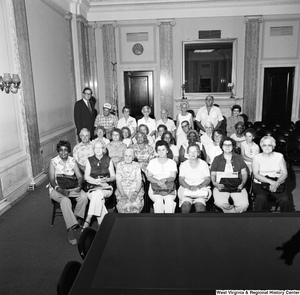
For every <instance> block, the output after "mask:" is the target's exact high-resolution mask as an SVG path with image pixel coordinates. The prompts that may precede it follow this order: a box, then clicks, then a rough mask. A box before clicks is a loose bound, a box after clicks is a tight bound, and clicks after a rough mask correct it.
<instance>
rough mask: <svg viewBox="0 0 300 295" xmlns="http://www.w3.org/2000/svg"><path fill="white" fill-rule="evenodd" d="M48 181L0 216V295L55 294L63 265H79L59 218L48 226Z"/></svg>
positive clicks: (78, 257)
mask: <svg viewBox="0 0 300 295" xmlns="http://www.w3.org/2000/svg"><path fill="white" fill-rule="evenodd" d="M46 184H47V182H45V183H43V184H42V185H40V186H39V187H38V188H37V189H36V190H34V191H32V192H30V193H28V194H27V195H26V196H25V197H24V198H23V199H22V200H21V201H20V202H18V203H17V204H16V205H15V206H13V208H12V209H10V210H8V211H7V212H6V213H4V214H3V215H1V216H0V294H1V295H6V294H10V295H13V294H18V295H23V294H28V295H29V294H30V295H32V294H39V295H42V294H47V295H48V294H49V295H50V294H51V295H54V294H56V284H57V281H58V279H59V276H60V274H61V272H62V270H63V267H64V266H65V264H66V263H67V262H68V261H70V260H77V261H80V262H82V260H81V258H80V256H79V252H78V249H77V246H76V247H74V246H71V245H70V244H69V243H68V240H67V234H66V229H65V224H64V221H63V218H62V217H56V219H55V222H54V227H51V226H50V222H51V213H52V205H51V202H50V199H49V197H48V190H47V189H46V188H45V186H46Z"/></svg>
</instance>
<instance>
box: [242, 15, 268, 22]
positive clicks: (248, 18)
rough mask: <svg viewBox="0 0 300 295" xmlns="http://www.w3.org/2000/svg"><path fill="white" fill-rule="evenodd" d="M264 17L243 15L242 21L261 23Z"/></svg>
mask: <svg viewBox="0 0 300 295" xmlns="http://www.w3.org/2000/svg"><path fill="white" fill-rule="evenodd" d="M263 21H264V18H263V16H262V15H245V16H244V23H245V24H247V23H249V22H259V23H262V22H263Z"/></svg>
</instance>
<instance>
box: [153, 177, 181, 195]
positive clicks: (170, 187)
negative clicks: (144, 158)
mask: <svg viewBox="0 0 300 295" xmlns="http://www.w3.org/2000/svg"><path fill="white" fill-rule="evenodd" d="M165 184H166V185H167V188H162V187H160V186H159V185H158V184H157V183H151V188H152V190H153V193H154V194H156V195H162V196H166V195H173V194H175V189H176V186H175V182H174V181H167V182H166V183H165Z"/></svg>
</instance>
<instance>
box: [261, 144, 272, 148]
mask: <svg viewBox="0 0 300 295" xmlns="http://www.w3.org/2000/svg"><path fill="white" fill-rule="evenodd" d="M262 146H263V147H265V146H267V147H273V146H272V145H271V144H263V145H262Z"/></svg>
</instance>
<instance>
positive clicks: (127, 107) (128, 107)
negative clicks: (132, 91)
mask: <svg viewBox="0 0 300 295" xmlns="http://www.w3.org/2000/svg"><path fill="white" fill-rule="evenodd" d="M125 109H128V110H129V113H130V112H131V108H130V106H124V107H123V108H122V113H124V110H125Z"/></svg>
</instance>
